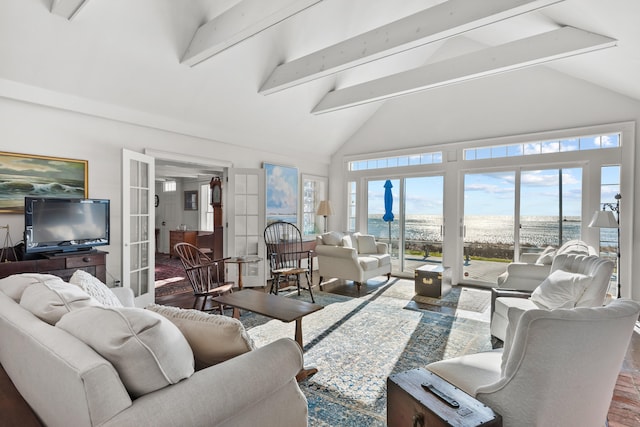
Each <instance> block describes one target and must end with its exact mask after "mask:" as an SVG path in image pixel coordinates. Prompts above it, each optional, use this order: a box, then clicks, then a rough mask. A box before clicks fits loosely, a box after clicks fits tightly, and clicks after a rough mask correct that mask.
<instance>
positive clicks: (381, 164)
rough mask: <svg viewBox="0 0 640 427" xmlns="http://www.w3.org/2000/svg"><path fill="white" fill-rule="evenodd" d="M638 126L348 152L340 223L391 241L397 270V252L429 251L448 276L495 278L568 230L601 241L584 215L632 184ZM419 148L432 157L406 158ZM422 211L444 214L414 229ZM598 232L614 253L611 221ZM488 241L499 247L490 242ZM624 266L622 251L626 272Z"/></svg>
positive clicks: (477, 280) (409, 256) (422, 254)
mask: <svg viewBox="0 0 640 427" xmlns="http://www.w3.org/2000/svg"><path fill="white" fill-rule="evenodd" d="M634 130H635V125H634V124H633V123H623V124H612V125H602V126H593V127H589V128H582V129H578V130H576V129H572V130H558V131H550V132H544V133H538V134H535V135H530V136H528V135H517V136H509V137H503V138H494V139H492V140H481V141H478V142H464V143H462V142H461V143H456V144H445V145H441V146H434V147H433V150H431V151H424V148H422V150H420V149H417V150H416V151H415V154H413V153H408V154H406V155H402V156H398V155H397V154H396V152H390V153H389V156H388V157H385V156H384V154H377V155H376V156H375V157H372V158H358V156H349V157H347V158H346V159H345V161H346V162H345V165H346V173H345V175H346V183H347V185H346V191H345V193H344V195H345V196H346V200H345V202H346V208H347V209H346V211H345V212H344V213H343V215H345V214H346V217H344V220H345V221H346V229H347V230H348V231H361V232H367V231H368V232H370V233H372V234H376V235H377V236H378V237H379V238H381V239H383V240H385V241H389V243H391V244H392V247H393V255H394V271H393V272H394V274H397V273H398V272H400V273H403V272H404V273H406V271H404V270H405V268H406V266H407V265H408V263H406V262H405V263H403V262H401V260H402V259H404V260H405V261H406V260H413V259H418V258H419V259H420V261H425V260H426V261H428V262H430V261H433V260H434V256H435V257H441V262H442V263H443V265H445V266H446V267H451V268H452V273H453V275H452V277H453V279H454V283H471V284H478V285H488V286H495V283H496V278H497V276H498V275H499V274H501V273H502V272H504V271H505V269H506V265H507V263H508V262H511V261H514V260H515V261H517V260H518V259H519V258H520V254H521V253H523V252H528V251H533V252H535V251H539V250H541V249H542V248H544V247H546V246H549V245H551V246H560V245H562V244H563V243H565V242H567V241H568V240H571V239H582V240H586V241H587V243H588V244H589V245H592V246H597V245H598V241H597V234H596V230H595V229H591V228H589V227H588V222H589V220H590V218H591V216H592V215H593V211H594V210H596V209H597V208H598V206H599V208H600V209H601V208H602V204H604V203H614V202H615V200H614V196H615V194H617V193H618V192H620V191H621V189H624V191H632V187H633V178H632V176H633V170H632V168H631V161H632V159H633V143H632V142H633V140H634ZM430 148H432V147H430ZM424 153H427V154H428V153H431V154H433V156H432V157H431V160H427V161H425V162H418V161H414V162H411V161H410V160H409V159H411V158H415V159H418V158H421V156H422V155H423V154H424ZM400 159H402V160H400ZM611 165H615V166H611ZM625 165H626V167H627V169H628V172H627V174H626V178H625V173H624V170H625ZM600 175H602V182H601V183H600V180H599V178H600ZM437 176H439V177H441V178H440V179H441V180H442V181H441V182H439V183H435V182H429V185H428V186H427V187H426V188H425V187H424V186H421V185H410V184H411V183H413V181H412V180H415V184H419V183H420V182H421V181H420V180H421V179H426V178H425V177H437ZM389 177H391V178H389ZM492 177H493V178H495V179H493V181H492V180H490V179H489V178H492ZM386 179H391V181H392V183H393V185H394V188H393V200H394V206H393V213H394V215H395V218H396V219H395V222H394V223H391V224H389V223H384V222H383V221H382V220H381V219H380V216H381V214H382V213H383V211H381V207H380V206H381V205H380V200H382V199H381V196H382V194H383V191H382V190H383V189H382V187H381V184H382V183H384V182H385V180H386ZM598 184H601V185H598ZM432 196H433V197H435V199H439V200H438V203H440V204H441V208H442V213H439V211H432V210H431V206H434V205H433V203H434V202H435V200H430V201H429V200H427V199H428V198H429V197H432ZM623 196H624V195H623ZM418 199H422V200H423V202H424V204H423V205H420V206H421V207H420V208H419V209H417V210H415V209H414V211H413V212H411V211H410V210H409V206H411V205H410V204H411V201H412V200H418ZM598 202H600V205H598ZM483 209H484V210H483ZM419 215H427V216H432V217H433V218H436V217H440V218H441V220H440V221H437V220H436V221H435V222H433V223H430V227H431V229H429V230H425V232H424V233H422V234H420V233H415V232H414V231H413V230H414V229H415V228H416V227H418V226H419V225H420V224H419V223H420V221H418V220H417V219H416V218H417V217H418V216H419ZM433 218H432V219H433ZM492 221H494V222H492ZM496 221H497V222H496ZM389 225H391V227H390V231H389ZM624 237H625V236H623V238H622V242H623V247H625V248H626V244H624V242H625V239H624ZM439 240H441V246H442V248H441V250H440V248H439V247H438V245H439V244H440V241H439ZM600 240H601V243H600V246H601V252H604V253H613V254H614V255H615V253H616V252H617V243H616V242H615V240H616V239H615V229H614V230H602V231H600ZM498 244H499V248H498V246H496V245H498ZM494 246H496V248H498V249H499V250H498V249H496V250H492V248H493V247H494ZM629 246H630V242H629ZM420 248H422V251H420V250H419V249H420ZM628 250H629V252H630V249H628ZM623 253H624V252H623ZM485 267H487V268H485ZM625 268H626V267H625V263H624V259H623V263H622V270H623V275H624V271H626V270H625ZM623 293H624V289H623Z"/></svg>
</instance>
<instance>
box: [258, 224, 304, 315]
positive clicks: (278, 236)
mask: <svg viewBox="0 0 640 427" xmlns="http://www.w3.org/2000/svg"><path fill="white" fill-rule="evenodd" d="M264 242H265V244H266V245H267V258H268V259H269V266H270V268H271V288H270V291H269V292H270V293H272V294H277V293H278V290H279V289H280V283H281V281H284V280H289V279H290V278H293V279H294V280H295V281H296V285H297V287H298V295H300V289H301V287H300V275H301V274H304V275H305V277H306V279H307V289H308V290H309V294H310V295H311V301H312V302H314V303H315V302H316V301H315V299H314V298H313V291H312V290H311V287H312V283H311V279H310V278H309V270H310V268H311V251H305V250H303V249H302V234H301V233H300V229H298V227H296V226H295V225H294V224H291V223H290V222H284V221H276V222H273V223H271V224H269V225H268V226H267V227H266V228H265V229H264ZM303 260H306V261H307V264H306V266H304V267H303V266H302V261H303Z"/></svg>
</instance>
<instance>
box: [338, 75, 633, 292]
mask: <svg viewBox="0 0 640 427" xmlns="http://www.w3.org/2000/svg"><path fill="white" fill-rule="evenodd" d="M623 121H636V135H638V125H637V123H638V122H639V121H640V102H638V101H635V100H633V99H631V98H628V97H626V96H623V95H620V94H617V93H614V92H611V91H607V90H605V89H602V88H600V87H597V86H594V85H592V84H589V83H587V82H585V81H582V80H578V79H574V78H570V77H567V76H566V75H564V74H560V73H557V72H555V71H553V70H550V69H547V68H544V67H536V68H531V69H527V70H521V71H516V72H512V73H507V74H502V75H500V76H494V77H489V78H484V79H480V80H475V81H472V82H468V83H464V84H459V85H454V86H449V87H447V88H442V89H434V90H430V91H425V92H422V93H418V94H414V95H408V96H404V97H400V98H396V99H394V100H391V101H388V102H386V103H385V104H384V105H382V106H381V108H380V109H379V110H378V111H377V113H376V114H375V115H374V116H373V117H372V118H371V119H370V120H369V121H368V122H367V123H366V124H365V125H364V126H362V127H361V128H360V129H359V130H358V131H357V132H356V133H355V134H354V135H353V136H352V137H351V138H350V139H349V141H347V142H346V143H345V144H344V145H343V147H342V148H341V149H340V150H339V151H338V152H336V153H335V154H334V156H333V158H332V162H331V167H330V176H331V177H332V179H331V182H330V194H331V200H332V202H333V203H335V206H336V211H337V212H338V213H339V214H338V215H334V216H332V217H330V228H332V229H336V230H342V229H345V228H346V224H345V223H344V220H345V218H346V209H347V208H346V205H345V204H344V201H345V200H346V194H345V193H346V188H345V185H344V184H343V182H344V169H343V168H344V166H343V160H344V157H345V156H347V155H355V154H362V153H371V152H382V151H388V150H394V149H403V148H415V147H424V146H429V145H436V144H445V143H451V142H464V141H472V140H478V139H485V138H494V137H500V136H509V135H518V134H528V133H535V132H542V131H550V130H557V129H568V128H575V127H584V126H591V125H598V124H605V123H616V122H623ZM636 138H637V136H636ZM635 164H640V150H635ZM633 169H634V170H625V171H623V174H635V168H633ZM624 179H625V177H624V176H623V180H624ZM633 179H634V180H635V189H634V192H635V194H634V195H633V196H634V197H629V196H630V195H628V196H627V200H632V199H633V200H634V201H635V202H634V204H633V205H631V204H627V205H625V204H624V202H623V205H622V206H623V208H625V209H633V216H632V218H633V223H634V224H640V197H639V194H640V182H639V181H638V178H637V177H633ZM624 197H625V195H624V194H623V200H624ZM637 228H638V227H635V229H636V230H637ZM623 232H624V230H623ZM636 233H637V231H636ZM638 240H639V239H637V238H636V237H635V236H633V242H634V250H633V253H634V256H633V259H631V260H630V261H631V265H632V266H639V265H640V243H635V242H638ZM623 256H624V255H623ZM634 270H635V271H634V273H635V274H632V275H631V277H630V278H628V279H625V278H623V279H622V280H623V281H624V280H628V281H631V280H630V279H631V278H632V277H637V276H638V275H639V274H640V267H635V268H634ZM632 286H633V289H632V296H633V298H634V299H636V300H640V281H636V282H635V283H632ZM624 296H627V297H628V296H629V295H624Z"/></svg>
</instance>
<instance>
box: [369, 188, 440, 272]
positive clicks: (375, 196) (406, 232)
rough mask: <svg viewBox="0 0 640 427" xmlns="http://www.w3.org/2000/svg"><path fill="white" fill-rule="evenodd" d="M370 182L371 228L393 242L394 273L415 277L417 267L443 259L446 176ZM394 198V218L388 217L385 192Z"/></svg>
mask: <svg viewBox="0 0 640 427" xmlns="http://www.w3.org/2000/svg"><path fill="white" fill-rule="evenodd" d="M389 181H390V183H391V188H390V189H389V190H387V189H386V188H385V183H386V182H387V180H376V181H369V182H368V217H367V218H368V221H367V230H368V233H369V234H373V235H374V236H376V238H377V239H378V240H380V241H383V242H387V243H388V244H389V245H390V252H391V257H392V264H393V269H392V273H393V274H395V275H400V276H407V277H413V274H414V270H415V269H416V268H417V267H420V266H422V265H425V264H427V263H442V239H443V231H444V230H443V228H442V227H443V191H444V190H443V188H444V178H443V177H442V176H430V177H413V178H403V179H391V180H389ZM386 191H390V192H391V195H392V199H393V206H392V209H391V212H392V213H393V220H392V221H385V220H384V218H383V217H384V215H385V192H386Z"/></svg>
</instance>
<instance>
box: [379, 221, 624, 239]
mask: <svg viewBox="0 0 640 427" xmlns="http://www.w3.org/2000/svg"><path fill="white" fill-rule="evenodd" d="M558 224H559V220H558V217H552V216H530V217H523V218H522V220H521V224H520V244H521V245H527V246H534V247H546V246H549V245H552V246H560V243H559V233H558V228H559V227H558ZM441 226H442V217H441V216H432V215H411V216H408V217H407V219H406V221H405V239H406V240H407V241H409V242H410V241H418V242H419V241H427V242H428V241H441V240H442V235H441ZM368 232H369V234H373V235H375V236H377V237H380V238H383V239H388V238H389V223H386V222H384V221H383V220H382V217H381V216H378V215H376V216H370V217H369V222H368ZM455 232H456V233H457V232H458V230H456V231H455ZM398 235H399V223H398V221H393V222H392V223H391V238H392V239H393V240H396V239H398ZM580 235H581V222H580V218H579V217H566V218H564V219H563V221H562V243H564V242H566V241H568V240H572V239H580ZM616 239H617V234H616V230H615V229H602V240H603V241H609V242H616ZM465 241H466V242H472V243H487V244H507V245H511V244H513V241H514V231H513V218H512V217H507V216H467V217H466V218H465Z"/></svg>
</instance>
